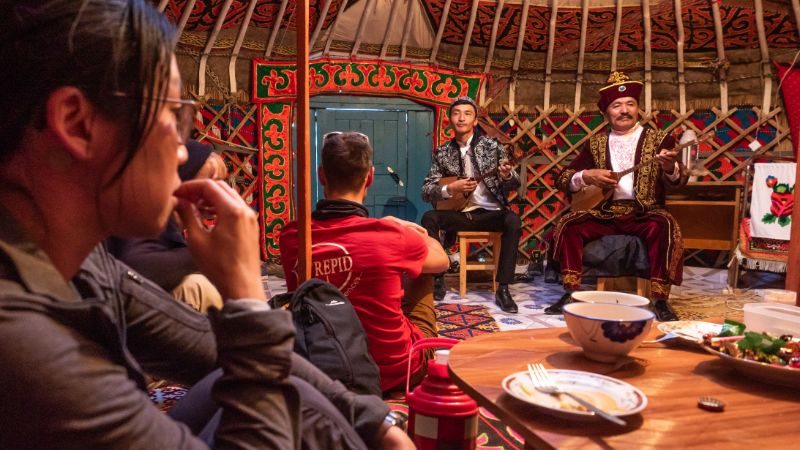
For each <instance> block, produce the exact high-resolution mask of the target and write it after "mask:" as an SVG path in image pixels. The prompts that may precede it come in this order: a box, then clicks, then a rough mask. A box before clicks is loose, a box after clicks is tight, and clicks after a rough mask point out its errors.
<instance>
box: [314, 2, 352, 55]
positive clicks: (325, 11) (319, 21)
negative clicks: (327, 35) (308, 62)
mask: <svg viewBox="0 0 800 450" xmlns="http://www.w3.org/2000/svg"><path fill="white" fill-rule="evenodd" d="M332 1H333V0H325V3H323V4H322V9H321V10H320V11H319V18H318V19H317V26H315V27H314V32H313V33H312V34H311V39H309V41H308V49H309V51H311V50H313V49H314V44H316V43H317V38H318V37H319V33H320V32H321V31H322V25H323V24H324V23H325V17H326V16H327V15H328V10H329V9H331V2H332ZM344 3H347V2H346V1H345V2H344Z"/></svg>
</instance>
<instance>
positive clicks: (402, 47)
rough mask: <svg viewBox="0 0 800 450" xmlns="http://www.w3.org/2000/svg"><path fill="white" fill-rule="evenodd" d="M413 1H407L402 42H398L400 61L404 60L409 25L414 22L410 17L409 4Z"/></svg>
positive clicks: (409, 30)
mask: <svg viewBox="0 0 800 450" xmlns="http://www.w3.org/2000/svg"><path fill="white" fill-rule="evenodd" d="M413 1H414V0H408V2H407V3H408V8H406V23H405V25H403V40H402V41H401V42H400V59H401V60H403V59H406V49H407V48H408V38H409V36H411V23H412V22H414V20H413V19H414V17H415V16H411V14H410V12H411V2H413Z"/></svg>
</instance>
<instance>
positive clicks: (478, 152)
mask: <svg viewBox="0 0 800 450" xmlns="http://www.w3.org/2000/svg"><path fill="white" fill-rule="evenodd" d="M471 148H472V151H473V153H474V155H475V159H474V160H473V167H477V172H478V173H480V174H486V173H488V172H490V171H492V170H494V169H496V168H497V166H498V165H499V164H500V161H503V160H508V159H509V157H508V152H506V150H505V148H504V147H503V146H502V145H501V144H500V143H499V142H498V141H497V140H496V139H492V138H489V137H486V136H478V135H477V134H476V135H475V137H474V138H473V139H472V142H471ZM468 156H469V154H468ZM453 176H457V177H463V176H464V169H463V164H462V162H461V150H460V149H459V146H458V144H457V143H456V141H455V139H451V140H449V141H447V143H445V144H443V145H440V146H439V148H437V149H436V151H435V152H434V153H433V157H432V159H431V169H430V171H429V172H428V176H427V177H425V181H424V182H423V183H422V200H424V201H426V202H430V203H433V204H434V205H435V204H436V202H437V201H439V200H441V199H442V188H441V186H439V184H438V183H439V180H440V179H442V178H444V177H453ZM484 183H485V184H486V188H487V189H489V191H490V192H491V193H492V195H494V197H495V199H496V200H497V202H498V203H499V204H500V206H502V207H504V208H508V194H509V193H510V192H511V191H513V190H514V189H516V188H518V187H519V186H520V181H519V176H518V175H517V173H516V171H512V172H511V178H510V179H508V180H501V179H500V177H499V176H498V175H494V176H491V177H487V178H486V179H485V180H484Z"/></svg>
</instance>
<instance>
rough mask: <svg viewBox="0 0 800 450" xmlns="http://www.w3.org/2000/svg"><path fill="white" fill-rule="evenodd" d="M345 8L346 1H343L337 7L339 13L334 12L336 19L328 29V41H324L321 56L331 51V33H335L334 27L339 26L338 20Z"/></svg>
mask: <svg viewBox="0 0 800 450" xmlns="http://www.w3.org/2000/svg"><path fill="white" fill-rule="evenodd" d="M346 7H347V1H346V0H343V1H342V4H341V5H340V6H339V11H337V12H336V18H335V19H333V25H331V27H330V29H328V39H326V40H325V49H324V50H322V54H323V55H327V54H328V52H330V51H331V43H332V42H333V32H334V31H336V26H337V25H339V18H340V17H342V14H344V9H345V8H346Z"/></svg>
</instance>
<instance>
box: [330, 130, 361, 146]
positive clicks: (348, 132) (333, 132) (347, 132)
mask: <svg viewBox="0 0 800 450" xmlns="http://www.w3.org/2000/svg"><path fill="white" fill-rule="evenodd" d="M340 134H352V135H354V136H358V137H359V138H361V139H363V140H364V141H365V142H366V143H367V144H369V136H367V135H366V134H364V133H361V132H358V131H331V132H330V133H325V134H323V135H322V142H325V141H327V140H328V139H329V138H331V137H333V136H339V135H340Z"/></svg>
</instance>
